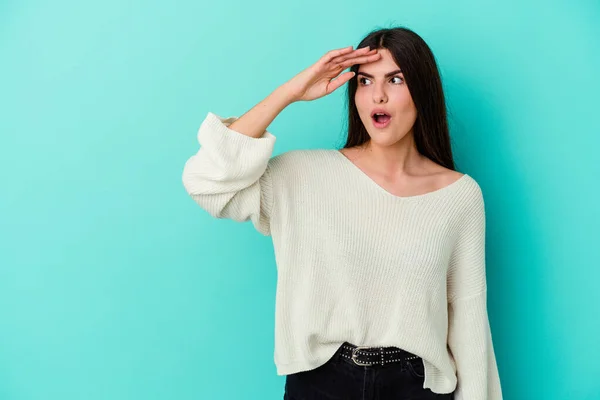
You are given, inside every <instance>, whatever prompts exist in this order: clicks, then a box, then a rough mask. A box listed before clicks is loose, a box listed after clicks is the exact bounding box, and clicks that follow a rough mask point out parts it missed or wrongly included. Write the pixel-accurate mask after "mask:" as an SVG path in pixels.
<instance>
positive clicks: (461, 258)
mask: <svg viewBox="0 0 600 400" xmlns="http://www.w3.org/2000/svg"><path fill="white" fill-rule="evenodd" d="M475 189H476V190H475V196H473V197H472V199H471V200H470V201H468V202H467V208H466V213H465V215H464V217H465V218H464V220H463V221H462V225H461V227H460V230H459V236H458V239H457V242H456V245H455V248H454V249H453V252H452V256H451V259H450V265H449V271H448V282H447V283H448V347H449V349H450V351H451V353H452V356H453V358H454V361H455V365H456V371H457V378H458V384H457V388H456V391H455V395H454V398H455V400H501V399H502V391H501V384H500V377H499V374H498V367H497V365H496V356H495V352H494V346H493V343H492V334H491V329H490V323H489V319H488V313H487V284H486V277H485V225H486V224H485V206H484V200H483V196H482V192H481V188H480V187H479V185H476V186H475Z"/></svg>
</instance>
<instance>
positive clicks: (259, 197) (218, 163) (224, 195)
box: [182, 112, 276, 236]
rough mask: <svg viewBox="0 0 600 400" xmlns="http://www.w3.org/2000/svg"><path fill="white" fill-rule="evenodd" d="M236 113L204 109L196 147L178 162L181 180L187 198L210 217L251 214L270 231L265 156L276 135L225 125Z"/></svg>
mask: <svg viewBox="0 0 600 400" xmlns="http://www.w3.org/2000/svg"><path fill="white" fill-rule="evenodd" d="M237 119H238V117H227V118H224V117H220V116H218V115H216V114H214V113H211V112H209V113H208V115H207V116H206V118H205V119H204V121H203V122H202V124H201V125H200V128H199V130H198V134H197V138H198V142H199V144H200V148H199V150H198V151H197V153H196V154H194V155H193V156H191V157H190V158H189V159H188V160H187V162H186V163H185V166H184V168H183V176H182V180H183V185H184V187H185V189H186V191H187V192H188V194H189V195H190V196H191V197H192V199H193V200H194V201H195V202H196V203H198V205H200V207H202V208H203V209H204V210H206V211H207V212H208V213H209V214H210V215H211V216H213V217H215V218H228V219H232V220H234V221H238V222H242V221H248V220H251V221H252V224H253V225H254V227H255V228H256V230H257V231H259V232H260V233H261V234H263V235H265V236H269V235H270V234H271V232H270V227H269V220H270V216H271V209H272V205H273V191H272V180H271V170H270V168H269V160H270V159H271V155H272V153H273V148H274V144H275V140H276V137H275V136H273V135H272V134H271V133H270V132H268V131H266V130H265V131H264V132H263V134H262V136H260V137H258V138H254V137H251V136H247V135H244V134H242V133H240V132H237V131H234V130H232V129H230V128H229V125H231V123H233V122H234V121H235V120H237Z"/></svg>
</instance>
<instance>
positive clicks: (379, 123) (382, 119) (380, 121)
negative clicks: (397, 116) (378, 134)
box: [371, 112, 392, 128]
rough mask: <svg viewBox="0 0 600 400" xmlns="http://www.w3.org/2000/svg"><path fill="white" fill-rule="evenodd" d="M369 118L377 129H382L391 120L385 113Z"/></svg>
mask: <svg viewBox="0 0 600 400" xmlns="http://www.w3.org/2000/svg"><path fill="white" fill-rule="evenodd" d="M371 118H372V119H373V124H374V125H375V126H376V127H377V128H384V127H386V126H387V125H388V124H389V122H390V120H391V119H392V116H391V115H389V114H387V113H383V112H381V113H379V112H378V113H375V114H373V115H372V116H371Z"/></svg>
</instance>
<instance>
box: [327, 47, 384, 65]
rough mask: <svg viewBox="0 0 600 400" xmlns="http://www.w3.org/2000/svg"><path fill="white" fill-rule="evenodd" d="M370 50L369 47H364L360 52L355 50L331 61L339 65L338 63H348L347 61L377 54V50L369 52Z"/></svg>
mask: <svg viewBox="0 0 600 400" xmlns="http://www.w3.org/2000/svg"><path fill="white" fill-rule="evenodd" d="M368 49H369V47H362V48H360V49H358V50H354V51H353V52H352V53H349V54H342V55H339V56H337V57H334V58H333V59H332V60H331V62H332V63H334V64H337V63H340V62H342V61H346V60H348V59H351V58H354V57H359V56H365V55H372V54H377V49H372V50H368Z"/></svg>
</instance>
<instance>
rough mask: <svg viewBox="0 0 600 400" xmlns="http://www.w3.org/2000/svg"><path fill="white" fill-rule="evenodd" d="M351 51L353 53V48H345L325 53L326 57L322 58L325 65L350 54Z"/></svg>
mask: <svg viewBox="0 0 600 400" xmlns="http://www.w3.org/2000/svg"><path fill="white" fill-rule="evenodd" d="M351 51H352V46H348V47H344V48H343V49H335V50H330V51H328V52H327V53H325V55H324V56H323V57H322V61H323V62H325V63H328V62H329V61H331V60H332V59H333V58H335V57H337V56H340V55H342V54H347V53H350V52H351Z"/></svg>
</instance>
